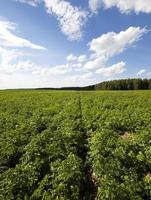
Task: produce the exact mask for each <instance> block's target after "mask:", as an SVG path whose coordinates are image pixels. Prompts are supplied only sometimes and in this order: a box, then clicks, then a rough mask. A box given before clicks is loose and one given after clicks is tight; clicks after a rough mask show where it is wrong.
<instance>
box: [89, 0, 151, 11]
mask: <svg viewBox="0 0 151 200" xmlns="http://www.w3.org/2000/svg"><path fill="white" fill-rule="evenodd" d="M101 5H103V6H104V7H105V8H106V9H108V8H111V7H117V8H118V9H119V10H120V12H122V13H129V12H131V11H134V12H136V13H140V12H144V13H151V1H150V0H89V7H90V9H91V11H92V12H93V13H96V12H97V11H98V9H99V8H100V6H101Z"/></svg>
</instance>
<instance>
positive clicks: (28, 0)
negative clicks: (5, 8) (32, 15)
mask: <svg viewBox="0 0 151 200" xmlns="http://www.w3.org/2000/svg"><path fill="white" fill-rule="evenodd" d="M15 1H18V2H20V3H27V4H29V5H30V6H33V7H36V6H37V4H38V3H40V2H41V0H15Z"/></svg>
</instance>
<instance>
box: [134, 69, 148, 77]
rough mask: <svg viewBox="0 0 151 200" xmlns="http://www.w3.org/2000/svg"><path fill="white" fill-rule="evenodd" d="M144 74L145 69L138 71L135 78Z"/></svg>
mask: <svg viewBox="0 0 151 200" xmlns="http://www.w3.org/2000/svg"><path fill="white" fill-rule="evenodd" d="M144 73H146V69H142V70H140V71H139V72H137V74H136V75H137V76H141V75H143V74H144Z"/></svg>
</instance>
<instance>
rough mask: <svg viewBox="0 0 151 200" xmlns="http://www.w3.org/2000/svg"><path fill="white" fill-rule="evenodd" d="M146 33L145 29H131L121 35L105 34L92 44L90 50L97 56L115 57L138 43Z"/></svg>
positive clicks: (120, 33)
mask: <svg viewBox="0 0 151 200" xmlns="http://www.w3.org/2000/svg"><path fill="white" fill-rule="evenodd" d="M146 31H147V30H146V29H145V28H142V29H141V28H140V27H129V28H128V29H127V30H125V31H121V32H119V33H115V32H109V33H106V34H103V35H101V36H100V37H98V38H95V39H93V40H92V41H91V42H90V44H89V46H90V50H91V51H94V52H95V54H96V55H97V56H104V57H106V58H110V57H113V56H115V55H117V54H119V53H122V52H123V51H124V50H125V49H126V48H128V47H129V46H131V45H132V44H134V43H135V42H137V41H138V40H139V39H140V38H141V37H142V35H143V34H144V33H145V32H146Z"/></svg>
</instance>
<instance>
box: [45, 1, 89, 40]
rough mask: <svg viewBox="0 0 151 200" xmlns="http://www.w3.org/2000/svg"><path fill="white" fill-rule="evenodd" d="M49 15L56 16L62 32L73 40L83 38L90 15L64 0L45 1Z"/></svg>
mask: <svg viewBox="0 0 151 200" xmlns="http://www.w3.org/2000/svg"><path fill="white" fill-rule="evenodd" d="M43 1H44V3H45V7H46V9H47V12H48V13H49V14H54V15H55V16H56V17H57V20H58V21H59V25H60V28H61V31H62V32H63V33H64V34H65V35H66V36H68V38H69V39H71V40H78V39H80V38H81V37H82V28H83V26H84V25H85V23H86V21H87V15H88V13H87V12H86V11H84V10H81V9H80V8H78V7H76V6H72V5H71V4H70V3H69V2H68V1H64V0H43Z"/></svg>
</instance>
